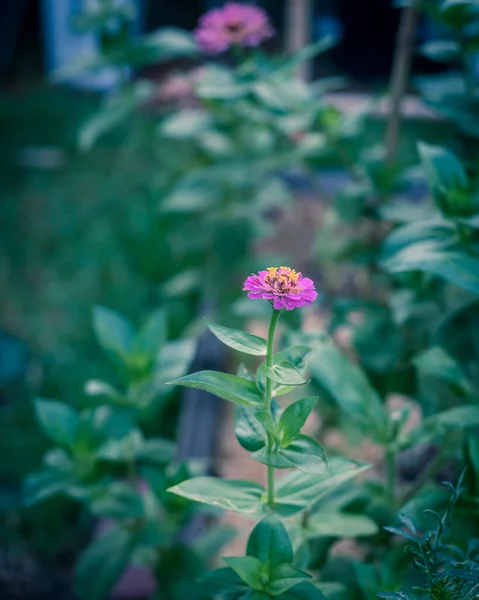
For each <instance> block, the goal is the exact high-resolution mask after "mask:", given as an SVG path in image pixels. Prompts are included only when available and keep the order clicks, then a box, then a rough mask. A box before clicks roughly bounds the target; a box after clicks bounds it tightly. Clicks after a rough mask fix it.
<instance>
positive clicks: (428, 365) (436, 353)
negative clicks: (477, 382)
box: [413, 346, 472, 395]
mask: <svg viewBox="0 0 479 600" xmlns="http://www.w3.org/2000/svg"><path fill="white" fill-rule="evenodd" d="M413 363H414V364H415V366H416V368H417V369H418V370H419V372H420V373H423V374H425V375H432V376H434V377H438V378H439V379H444V380H445V381H448V382H449V383H451V384H452V385H454V386H455V387H456V388H457V389H458V390H460V392H461V393H463V394H466V395H467V394H469V393H470V392H471V389H472V388H471V382H470V381H469V380H468V379H467V377H466V376H465V374H464V373H463V371H462V369H461V367H460V366H459V364H458V363H457V362H456V361H455V360H454V359H453V358H452V357H451V356H449V354H447V352H445V350H444V349H443V348H441V347H439V346H433V347H431V348H428V349H427V350H425V351H424V352H422V353H421V354H419V355H418V356H416V357H415V359H414V360H413Z"/></svg>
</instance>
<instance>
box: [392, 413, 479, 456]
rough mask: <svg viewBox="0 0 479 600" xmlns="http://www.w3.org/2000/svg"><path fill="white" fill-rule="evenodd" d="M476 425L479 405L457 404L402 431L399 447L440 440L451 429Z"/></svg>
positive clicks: (398, 442)
mask: <svg viewBox="0 0 479 600" xmlns="http://www.w3.org/2000/svg"><path fill="white" fill-rule="evenodd" d="M476 426H479V407H478V406H457V407H456V408H451V409H449V410H445V411H442V412H440V413H437V414H436V415H433V416H431V417H428V418H427V419H424V421H423V422H422V423H421V424H420V425H419V426H418V427H416V428H414V429H413V430H411V431H407V432H404V431H403V432H401V434H400V435H399V437H398V440H397V444H398V448H399V449H401V450H402V449H405V448H410V447H411V446H416V445H417V444H423V443H426V442H428V441H430V440H435V441H436V442H439V441H440V440H441V439H442V438H444V436H446V435H448V433H449V432H450V431H451V430H462V429H466V428H467V427H476Z"/></svg>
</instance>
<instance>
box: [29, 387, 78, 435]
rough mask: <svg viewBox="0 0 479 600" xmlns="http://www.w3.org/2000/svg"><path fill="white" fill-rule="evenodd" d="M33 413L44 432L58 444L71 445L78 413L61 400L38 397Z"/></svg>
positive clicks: (75, 430)
mask: <svg viewBox="0 0 479 600" xmlns="http://www.w3.org/2000/svg"><path fill="white" fill-rule="evenodd" d="M34 407H35V414H36V416H37V419H38V422H39V423H40V426H41V428H42V429H43V431H44V432H45V434H46V435H47V436H48V437H49V438H50V439H51V440H52V441H53V442H55V443H56V444H59V445H60V446H67V447H71V446H73V445H74V443H75V437H76V433H77V429H78V414H77V413H76V412H75V411H74V410H73V408H71V406H68V404H65V403H63V402H58V401H57V400H46V399H43V398H38V399H37V400H35V403H34Z"/></svg>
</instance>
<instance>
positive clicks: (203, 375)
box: [167, 371, 262, 406]
mask: <svg viewBox="0 0 479 600" xmlns="http://www.w3.org/2000/svg"><path fill="white" fill-rule="evenodd" d="M167 384H168V385H183V386H185V387H193V388H197V389H200V390H205V391H206V392H210V393H211V394H214V395H215V396H219V397H220V398H223V399H224V400H229V401H230V402H234V403H236V404H240V405H242V406H257V405H259V404H261V402H262V397H261V395H260V394H259V392H258V388H257V387H256V385H255V383H254V381H249V380H248V379H243V378H242V377H238V376H237V375H229V374H227V373H221V372H219V371H199V372H198V373H192V374H191V375H186V376H185V377H180V379H175V380H173V381H168V382H167Z"/></svg>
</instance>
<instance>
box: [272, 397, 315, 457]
mask: <svg viewBox="0 0 479 600" xmlns="http://www.w3.org/2000/svg"><path fill="white" fill-rule="evenodd" d="M317 400H318V397H317V396H313V397H312V398H303V399H302V400H298V401H297V402H293V403H292V404H290V405H289V406H287V407H286V408H285V409H284V411H283V413H282V414H281V417H280V419H279V426H278V431H279V436H280V438H281V445H282V446H283V447H285V446H289V444H290V443H291V442H292V441H293V440H294V439H296V438H297V437H298V434H299V432H300V431H301V428H302V427H303V425H304V424H305V423H306V421H307V419H308V417H309V415H310V414H311V411H312V410H313V408H314V405H315V404H316V401H317Z"/></svg>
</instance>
